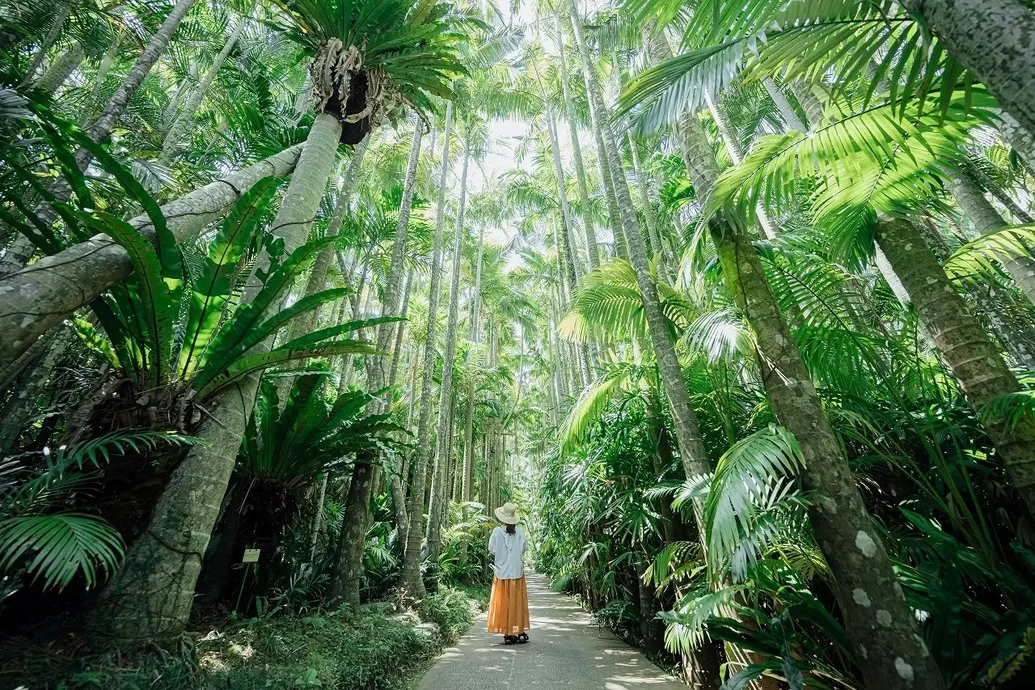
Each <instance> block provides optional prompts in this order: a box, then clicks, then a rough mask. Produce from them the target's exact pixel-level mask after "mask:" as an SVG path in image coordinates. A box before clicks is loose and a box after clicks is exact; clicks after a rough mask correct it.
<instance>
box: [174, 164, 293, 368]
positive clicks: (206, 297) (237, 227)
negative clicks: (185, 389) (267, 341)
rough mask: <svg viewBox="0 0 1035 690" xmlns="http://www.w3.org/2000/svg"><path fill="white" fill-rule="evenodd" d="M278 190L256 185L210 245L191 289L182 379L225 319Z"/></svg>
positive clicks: (269, 183) (265, 182)
mask: <svg viewBox="0 0 1035 690" xmlns="http://www.w3.org/2000/svg"><path fill="white" fill-rule="evenodd" d="M279 186H280V181H279V180H277V179H276V178H273V177H265V178H263V179H261V180H259V181H258V182H256V183H255V185H254V186H252V188H251V189H249V190H248V191H247V192H245V193H244V194H243V195H242V196H241V198H240V199H239V200H238V201H237V203H236V204H235V205H234V208H233V209H232V210H231V211H230V214H229V215H228V216H227V217H226V219H225V220H224V221H223V224H222V226H221V227H220V229H219V232H218V233H216V236H215V238H214V239H213V240H212V242H211V244H210V245H209V249H208V256H207V258H206V260H205V265H204V268H203V269H202V271H201V275H200V276H198V278H197V280H196V281H194V282H193V284H192V285H191V302H190V305H189V307H188V311H187V321H186V323H185V324H184V336H183V347H182V348H181V349H180V355H179V362H178V363H177V370H178V371H179V372H180V376H181V377H182V378H188V377H189V375H190V373H191V372H192V370H193V367H194V365H195V364H196V362H195V361H194V357H195V354H196V353H197V354H200V353H202V352H204V351H205V348H206V347H208V345H209V343H210V341H211V339H212V336H213V334H214V333H215V331H216V328H217V327H218V325H219V323H220V321H221V319H222V318H223V308H224V306H225V305H226V302H227V300H228V299H229V298H230V294H231V289H232V285H231V282H232V280H233V277H234V275H235V273H236V271H237V267H238V265H239V264H240V262H241V259H242V258H243V257H244V255H245V252H246V250H247V248H248V245H249V243H250V242H251V240H252V237H253V235H254V233H255V229H256V228H257V227H258V223H259V219H260V218H261V217H262V214H263V213H264V212H265V211H266V209H267V208H268V207H269V204H270V202H271V201H272V200H273V197H274V195H275V194H276V192H277V189H278V187H279Z"/></svg>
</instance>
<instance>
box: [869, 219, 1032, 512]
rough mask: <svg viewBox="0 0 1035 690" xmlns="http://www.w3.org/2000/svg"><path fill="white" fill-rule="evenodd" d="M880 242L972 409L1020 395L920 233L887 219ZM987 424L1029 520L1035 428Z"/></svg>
mask: <svg viewBox="0 0 1035 690" xmlns="http://www.w3.org/2000/svg"><path fill="white" fill-rule="evenodd" d="M876 239H877V244H878V245H879V246H880V247H881V248H882V249H883V250H884V255H885V256H886V257H887V258H888V261H889V262H890V263H891V265H892V267H893V268H894V269H895V272H896V273H897V274H898V276H899V278H901V280H902V283H903V285H904V286H905V289H906V291H907V292H908V293H909V297H910V299H911V301H912V303H913V305H914V306H915V307H916V310H917V313H918V314H919V315H920V319H921V321H922V322H923V324H924V327H925V329H926V330H927V333H928V336H929V337H930V339H931V342H932V343H933V344H934V346H935V347H936V348H937V349H938V352H939V353H940V354H941V356H942V358H943V360H944V361H945V363H946V364H947V365H948V367H949V369H951V370H952V373H953V375H954V376H955V377H956V381H957V382H958V383H959V386H960V389H961V390H962V391H963V394H964V396H966V398H967V401H968V402H969V403H970V404H971V406H972V407H973V408H974V409H975V410H976V411H978V412H979V413H980V411H981V409H982V407H983V406H984V405H985V404H986V403H988V402H989V401H991V400H994V399H996V398H1000V397H1002V396H1004V395H1010V394H1012V393H1016V392H1018V391H1020V390H1021V387H1020V385H1019V384H1018V383H1017V379H1016V378H1015V377H1014V375H1013V373H1012V372H1011V371H1010V370H1009V368H1008V367H1007V366H1006V363H1005V362H1004V361H1003V358H1002V356H1001V355H1000V354H999V350H998V348H996V346H995V345H994V344H993V343H992V341H991V339H990V338H989V337H988V334H987V333H986V332H985V330H984V329H983V328H982V327H981V324H980V323H979V322H978V320H977V318H976V317H975V316H974V314H973V313H972V312H971V310H970V308H969V307H968V306H967V304H966V302H965V301H964V300H963V298H962V297H961V296H960V294H959V293H958V292H957V291H956V288H955V287H954V286H953V285H952V283H951V282H950V281H949V279H948V277H947V276H946V275H945V271H944V270H942V267H941V265H940V264H939V263H938V260H937V258H936V257H935V255H934V253H933V252H932V251H931V249H930V247H928V245H927V243H926V242H925V241H924V240H923V238H922V236H921V235H920V232H919V231H918V230H917V228H916V227H915V226H914V225H913V224H912V223H911V222H909V221H907V220H903V219H882V220H881V221H880V222H879V223H878V226H877V234H876ZM983 425H984V429H985V432H986V433H987V434H988V436H989V438H990V439H991V440H992V443H993V444H994V445H995V448H996V451H997V452H998V454H999V455H1000V457H1001V458H1002V462H1003V465H1004V466H1005V467H1006V471H1007V474H1008V475H1009V476H1010V480H1011V483H1012V484H1013V487H1014V489H1016V490H1017V492H1018V493H1019V494H1020V496H1021V498H1022V499H1023V500H1024V503H1025V505H1026V506H1027V508H1028V513H1029V515H1035V423H1032V422H1031V421H1030V420H1027V419H1023V420H1021V421H1020V422H1019V423H1018V424H1017V425H1016V426H1015V427H1013V428H1012V429H1008V428H1007V427H1006V426H1004V425H1003V424H1002V423H1001V422H999V421H995V420H988V421H985V422H984V424H983Z"/></svg>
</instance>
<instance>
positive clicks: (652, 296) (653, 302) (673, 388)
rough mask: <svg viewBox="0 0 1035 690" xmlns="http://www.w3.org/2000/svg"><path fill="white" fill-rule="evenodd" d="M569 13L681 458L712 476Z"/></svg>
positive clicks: (693, 472) (690, 472)
mask: <svg viewBox="0 0 1035 690" xmlns="http://www.w3.org/2000/svg"><path fill="white" fill-rule="evenodd" d="M568 12H569V14H570V16H571V20H572V26H573V28H574V30H575V43H576V45H577V46H578V49H579V53H580V55H581V57H582V71H583V75H584V77H585V79H586V91H587V93H588V94H589V98H590V105H591V113H593V119H594V123H595V124H594V128H595V129H600V130H601V132H602V135H603V137H602V138H603V143H604V149H603V159H604V160H606V161H607V162H608V164H609V166H610V168H611V171H612V180H613V181H614V187H615V194H616V196H617V197H618V200H619V211H620V212H621V221H622V225H623V228H624V234H625V237H626V239H627V240H628V242H629V259H630V262H631V263H632V265H633V269H634V270H635V271H636V282H637V284H638V285H639V287H640V292H641V293H642V297H643V310H644V314H645V315H646V317H647V325H648V329H649V331H650V334H651V342H652V343H653V345H654V350H655V353H656V355H657V359H658V366H659V368H660V370H661V376H662V381H663V382H664V387H665V393H666V395H667V396H668V400H669V405H670V407H671V410H672V417H673V422H674V427H675V431H676V439H677V442H678V445H679V451H680V458H681V459H682V462H683V468H684V470H685V472H686V476H687V477H694V476H698V475H701V474H706V473H708V472H709V471H710V470H711V467H710V463H709V461H708V454H707V452H706V451H705V448H704V442H703V441H702V440H701V435H700V431H699V429H698V426H697V417H696V415H695V414H694V411H693V408H692V407H691V405H690V395H689V393H688V392H687V389H686V383H685V382H684V380H683V372H682V369H680V367H679V359H678V358H677V357H676V350H675V345H674V344H673V342H672V336H671V335H670V333H669V328H668V321H667V319H666V318H665V315H664V314H663V313H662V311H661V303H660V300H659V299H658V291H657V287H656V286H655V285H654V282H653V280H652V279H651V276H650V266H649V265H648V263H647V253H646V249H645V247H644V242H643V236H642V235H641V233H640V228H639V226H638V225H637V223H636V216H635V212H634V211H633V205H632V197H631V196H630V194H629V187H628V184H627V183H626V179H625V174H624V172H622V171H621V161H620V160H619V158H618V147H617V146H616V145H615V141H614V134H613V133H612V132H611V130H610V128H609V127H607V126H605V125H603V124H602V122H606V120H607V109H606V108H605V106H604V102H603V98H602V97H601V95H600V88H599V85H598V84H597V82H596V79H595V76H594V73H593V63H592V60H591V59H590V55H589V48H588V46H587V45H586V42H585V40H584V39H583V37H582V26H581V22H580V21H579V19H578V10H577V8H576V6H575V0H568Z"/></svg>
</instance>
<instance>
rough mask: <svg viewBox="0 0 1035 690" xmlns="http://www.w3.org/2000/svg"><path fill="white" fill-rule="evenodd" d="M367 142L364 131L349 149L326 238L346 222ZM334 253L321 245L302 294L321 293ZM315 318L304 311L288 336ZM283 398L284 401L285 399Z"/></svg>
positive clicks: (304, 330) (300, 331) (307, 328)
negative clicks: (349, 158) (347, 160)
mask: <svg viewBox="0 0 1035 690" xmlns="http://www.w3.org/2000/svg"><path fill="white" fill-rule="evenodd" d="M369 145H370V135H369V134H367V135H366V136H365V137H363V140H362V141H360V142H359V143H358V144H356V147H355V149H354V150H353V152H352V159H351V160H350V161H349V167H348V170H347V171H346V173H345V179H344V181H343V182H344V184H342V187H341V193H340V194H339V195H338V199H337V202H336V203H335V205H334V212H333V213H332V214H331V218H330V220H329V221H328V222H327V230H326V231H325V232H324V236H325V237H337V236H338V232H340V231H341V226H342V224H343V223H344V222H345V216H347V215H348V213H349V206H350V204H351V203H352V194H353V191H354V190H355V189H356V180H357V178H358V177H359V170H360V166H362V165H363V156H364V154H365V153H366V152H367V147H368V146H369ZM334 256H335V248H334V247H333V246H330V245H328V246H326V247H324V248H323V249H322V250H321V251H320V253H319V254H317V256H316V260H315V261H314V262H313V268H312V270H311V271H310V272H309V280H308V281H307V282H306V285H305V292H304V293H303V295H304V296H305V297H309V296H310V295H315V294H316V293H318V292H323V290H324V289H326V287H327V273H328V271H329V270H330V268H331V262H332V261H334ZM315 320H316V314H313V313H310V314H305V315H303V316H301V317H299V318H297V319H295V321H294V323H293V324H292V326H291V328H290V334H289V338H297V337H300V336H303V335H305V334H306V333H309V332H310V331H312V330H313V324H314V322H315ZM284 399H285V400H286V398H284Z"/></svg>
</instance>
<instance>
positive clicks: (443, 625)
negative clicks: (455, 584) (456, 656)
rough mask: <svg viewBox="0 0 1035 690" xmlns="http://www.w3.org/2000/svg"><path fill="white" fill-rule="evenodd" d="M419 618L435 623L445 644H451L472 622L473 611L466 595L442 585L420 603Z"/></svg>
mask: <svg viewBox="0 0 1035 690" xmlns="http://www.w3.org/2000/svg"><path fill="white" fill-rule="evenodd" d="M418 613H419V614H420V618H421V620H423V621H425V622H428V623H435V624H436V625H438V627H439V629H440V630H441V633H442V637H443V639H444V640H445V642H446V644H453V643H454V642H456V641H457V640H459V639H460V636H461V635H463V634H464V632H465V631H466V630H467V629H468V628H470V627H471V624H472V623H474V611H472V610H471V605H470V604H469V603H468V599H467V595H466V594H464V593H463V592H461V591H460V590H457V589H451V588H449V587H443V588H442V589H441V590H439V592H438V593H437V594H432V595H431V596H429V597H427V598H425V599H424V601H422V602H421V603H420V608H419V610H418Z"/></svg>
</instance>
